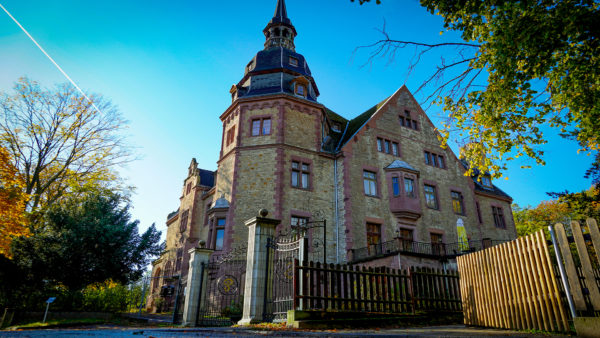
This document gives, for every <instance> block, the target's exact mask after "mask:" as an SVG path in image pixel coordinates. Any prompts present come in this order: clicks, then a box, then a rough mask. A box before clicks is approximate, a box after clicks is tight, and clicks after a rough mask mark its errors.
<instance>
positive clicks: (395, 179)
mask: <svg viewBox="0 0 600 338" xmlns="http://www.w3.org/2000/svg"><path fill="white" fill-rule="evenodd" d="M400 194H401V191H400V177H399V176H397V175H393V176H392V195H393V196H394V197H398V196H400Z"/></svg>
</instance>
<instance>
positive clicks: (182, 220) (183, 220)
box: [179, 209, 190, 232]
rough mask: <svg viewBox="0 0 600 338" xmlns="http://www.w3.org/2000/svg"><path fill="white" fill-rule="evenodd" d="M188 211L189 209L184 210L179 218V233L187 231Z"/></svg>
mask: <svg viewBox="0 0 600 338" xmlns="http://www.w3.org/2000/svg"><path fill="white" fill-rule="evenodd" d="M189 211H190V209H185V210H184V211H182V212H181V215H180V216H179V232H185V231H186V230H187V223H188V218H189Z"/></svg>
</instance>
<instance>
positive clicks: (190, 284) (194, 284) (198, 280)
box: [182, 243, 214, 326]
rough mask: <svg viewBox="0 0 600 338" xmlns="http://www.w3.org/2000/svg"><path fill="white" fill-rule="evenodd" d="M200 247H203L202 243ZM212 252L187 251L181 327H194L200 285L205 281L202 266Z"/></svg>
mask: <svg viewBox="0 0 600 338" xmlns="http://www.w3.org/2000/svg"><path fill="white" fill-rule="evenodd" d="M200 245H201V246H203V245H202V243H201V244H200ZM213 251H214V250H212V249H205V248H194V249H191V250H189V251H188V252H189V254H190V263H189V270H188V275H187V287H186V290H185V304H184V307H183V320H182V324H183V326H193V325H196V318H197V316H198V309H199V308H200V306H199V305H200V302H201V299H200V293H201V292H202V284H203V283H204V280H205V278H204V276H203V275H204V274H205V269H203V265H204V266H205V265H206V264H208V260H209V258H210V255H211V254H212V253H213Z"/></svg>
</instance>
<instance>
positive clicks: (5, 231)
mask: <svg viewBox="0 0 600 338" xmlns="http://www.w3.org/2000/svg"><path fill="white" fill-rule="evenodd" d="M24 186H25V183H24V181H23V178H22V177H21V175H20V174H19V173H18V172H17V169H16V168H15V167H14V165H13V164H12V158H11V156H10V154H9V153H8V151H7V150H6V149H5V148H3V147H2V146H0V254H1V255H4V256H6V257H9V258H10V257H11V255H10V243H11V242H12V239H13V238H14V237H18V236H28V235H29V234H30V233H29V228H28V227H27V219H26V217H25V201H26V199H27V195H26V194H25V193H24Z"/></svg>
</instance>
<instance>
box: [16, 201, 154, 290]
mask: <svg viewBox="0 0 600 338" xmlns="http://www.w3.org/2000/svg"><path fill="white" fill-rule="evenodd" d="M41 223H42V225H41V226H40V227H38V228H36V229H34V235H33V236H31V237H29V238H20V239H18V240H15V241H14V244H13V253H14V261H15V263H16V264H17V265H18V266H19V268H20V269H21V270H22V271H25V272H26V273H25V275H26V276H27V277H26V278H27V279H28V280H29V281H30V282H31V283H36V281H38V282H37V283H36V284H38V285H39V281H42V280H45V281H46V283H49V284H51V285H63V286H65V287H66V288H67V289H69V290H71V291H74V290H80V289H82V288H83V287H85V286H87V285H89V284H92V283H101V282H104V281H105V280H107V279H112V280H114V281H116V282H119V283H122V284H126V283H128V282H129V281H135V280H138V279H139V278H140V277H141V276H142V274H143V272H144V271H145V270H146V268H147V265H148V264H149V263H150V259H151V258H153V257H155V256H157V255H158V254H159V253H160V250H161V247H160V244H159V240H160V234H161V233H160V232H159V231H157V230H156V227H155V226H154V224H153V225H152V226H151V227H150V228H148V230H146V231H145V232H144V233H143V234H141V235H140V234H139V233H138V223H139V222H138V221H137V220H136V221H132V220H131V215H130V214H129V205H128V204H126V203H123V198H122V197H121V196H120V195H119V194H117V193H113V192H111V191H108V190H103V191H97V190H92V191H91V192H89V193H86V194H84V195H83V198H80V197H74V196H70V197H68V198H66V199H64V200H63V201H61V203H60V204H56V205H53V206H52V207H51V208H50V209H49V210H48V211H47V213H46V214H45V215H44V218H43V221H42V222H41ZM23 282H25V281H23Z"/></svg>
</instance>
